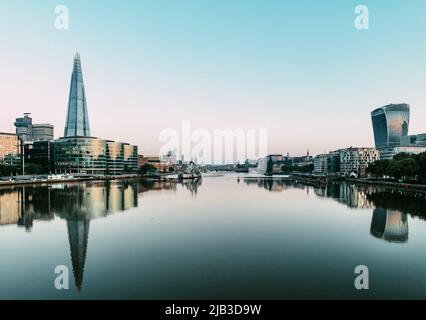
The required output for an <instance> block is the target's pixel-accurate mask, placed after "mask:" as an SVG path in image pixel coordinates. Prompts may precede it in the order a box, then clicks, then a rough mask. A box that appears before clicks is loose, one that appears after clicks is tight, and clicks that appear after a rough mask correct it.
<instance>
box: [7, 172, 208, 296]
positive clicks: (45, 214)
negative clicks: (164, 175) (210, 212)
mask: <svg viewBox="0 0 426 320" xmlns="http://www.w3.org/2000/svg"><path fill="white" fill-rule="evenodd" d="M200 184H201V181H198V182H186V183H185V184H183V185H184V187H185V188H186V189H188V190H189V191H190V192H191V193H192V194H193V195H196V193H197V189H198V187H199V186H200ZM176 188H177V185H176V183H173V182H155V181H137V180H128V181H127V180H122V181H114V182H111V181H97V182H85V183H64V184H53V185H49V186H22V187H12V188H10V187H8V188H3V189H0V226H2V225H11V224H12V225H13V224H16V225H18V226H19V227H24V228H25V230H26V231H27V232H31V229H32V228H33V224H34V221H35V220H43V221H49V220H53V219H55V217H59V218H60V219H64V220H66V223H67V232H68V240H69V246H70V255H71V262H72V268H73V273H74V279H75V286H76V288H77V289H78V290H81V288H82V284H83V274H84V267H85V262H86V257H87V245H88V241H89V229H90V221H91V220H92V219H96V218H100V217H105V216H107V215H110V214H113V213H116V212H120V211H125V210H128V209H131V208H135V207H137V206H138V193H143V192H148V191H151V190H154V191H160V190H176Z"/></svg>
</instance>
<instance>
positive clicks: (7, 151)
mask: <svg viewBox="0 0 426 320" xmlns="http://www.w3.org/2000/svg"><path fill="white" fill-rule="evenodd" d="M20 161H21V160H20V141H19V138H18V136H17V135H16V134H13V133H1V132H0V163H1V164H6V165H19V164H20Z"/></svg>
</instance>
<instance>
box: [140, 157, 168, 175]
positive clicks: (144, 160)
mask: <svg viewBox="0 0 426 320" xmlns="http://www.w3.org/2000/svg"><path fill="white" fill-rule="evenodd" d="M144 164H150V165H152V166H153V167H154V168H155V169H157V170H158V171H160V172H164V171H169V170H170V167H172V164H170V163H169V162H163V161H161V157H160V156H143V155H139V156H138V167H139V168H140V167H142V166H143V165H144Z"/></svg>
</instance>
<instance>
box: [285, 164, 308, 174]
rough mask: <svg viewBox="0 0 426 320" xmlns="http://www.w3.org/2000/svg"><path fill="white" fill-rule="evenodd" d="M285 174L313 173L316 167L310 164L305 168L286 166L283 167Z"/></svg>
mask: <svg viewBox="0 0 426 320" xmlns="http://www.w3.org/2000/svg"><path fill="white" fill-rule="evenodd" d="M282 171H283V173H288V174H289V173H293V172H301V173H311V172H312V171H314V165H313V164H308V165H305V166H288V165H284V166H282Z"/></svg>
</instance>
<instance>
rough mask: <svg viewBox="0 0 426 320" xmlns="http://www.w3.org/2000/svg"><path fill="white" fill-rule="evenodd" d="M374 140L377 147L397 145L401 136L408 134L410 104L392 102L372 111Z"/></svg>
mask: <svg viewBox="0 0 426 320" xmlns="http://www.w3.org/2000/svg"><path fill="white" fill-rule="evenodd" d="M371 119H372V121H373V130H374V140H375V145H376V148H377V149H380V148H387V147H397V146H399V145H400V144H401V137H404V136H407V135H408V126H409V124H410V105H408V104H406V103H402V104H390V105H387V106H384V107H381V108H378V109H376V110H374V111H373V112H372V113H371Z"/></svg>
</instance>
